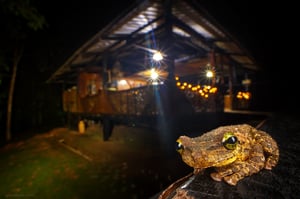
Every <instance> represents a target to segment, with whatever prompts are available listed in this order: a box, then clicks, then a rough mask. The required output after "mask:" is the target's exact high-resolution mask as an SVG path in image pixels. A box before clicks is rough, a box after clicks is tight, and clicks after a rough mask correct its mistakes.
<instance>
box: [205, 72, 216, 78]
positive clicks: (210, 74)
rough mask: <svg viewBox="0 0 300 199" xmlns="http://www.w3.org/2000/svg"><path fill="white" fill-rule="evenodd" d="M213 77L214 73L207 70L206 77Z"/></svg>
mask: <svg viewBox="0 0 300 199" xmlns="http://www.w3.org/2000/svg"><path fill="white" fill-rule="evenodd" d="M213 76H214V73H213V71H211V70H207V71H206V77H208V78H212V77H213Z"/></svg>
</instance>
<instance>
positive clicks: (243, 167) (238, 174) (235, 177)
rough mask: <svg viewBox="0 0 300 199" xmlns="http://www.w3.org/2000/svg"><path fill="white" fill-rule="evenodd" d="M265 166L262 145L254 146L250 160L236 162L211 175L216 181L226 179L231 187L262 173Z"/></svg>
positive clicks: (220, 168)
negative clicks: (250, 176)
mask: <svg viewBox="0 0 300 199" xmlns="http://www.w3.org/2000/svg"><path fill="white" fill-rule="evenodd" d="M264 165H265V156H264V153H263V148H262V146H261V145H259V144H257V145H254V147H253V148H252V150H251V152H250V156H249V158H248V159H246V160H244V161H236V162H233V163H232V164H230V165H227V166H224V167H218V168H216V170H217V172H215V173H211V177H212V178H213V179H214V180H216V181H221V180H222V179H224V181H225V182H227V183H228V184H230V185H236V184H237V182H238V181H239V180H241V179H243V178H244V177H246V176H249V175H252V174H254V173H257V172H258V171H260V170H261V169H262V168H263V167H264Z"/></svg>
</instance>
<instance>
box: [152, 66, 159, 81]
mask: <svg viewBox="0 0 300 199" xmlns="http://www.w3.org/2000/svg"><path fill="white" fill-rule="evenodd" d="M158 76H159V75H158V73H157V72H156V71H155V69H154V68H152V69H151V73H150V78H151V79H152V80H157V79H158Z"/></svg>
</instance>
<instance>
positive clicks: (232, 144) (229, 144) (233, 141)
mask: <svg viewBox="0 0 300 199" xmlns="http://www.w3.org/2000/svg"><path fill="white" fill-rule="evenodd" d="M237 143H238V139H237V137H236V136H235V135H234V134H233V133H231V132H228V133H225V134H224V136H223V139H222V144H223V146H224V147H225V148H226V149H229V150H233V149H235V148H236V145H237Z"/></svg>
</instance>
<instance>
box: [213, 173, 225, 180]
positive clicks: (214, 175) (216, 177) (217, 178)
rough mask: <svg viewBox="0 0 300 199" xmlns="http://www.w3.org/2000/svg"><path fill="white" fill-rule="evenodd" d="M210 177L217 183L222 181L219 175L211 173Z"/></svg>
mask: <svg viewBox="0 0 300 199" xmlns="http://www.w3.org/2000/svg"><path fill="white" fill-rule="evenodd" d="M210 177H211V178H212V179H214V180H215V181H222V178H223V177H222V176H221V175H220V174H219V173H211V174H210Z"/></svg>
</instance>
